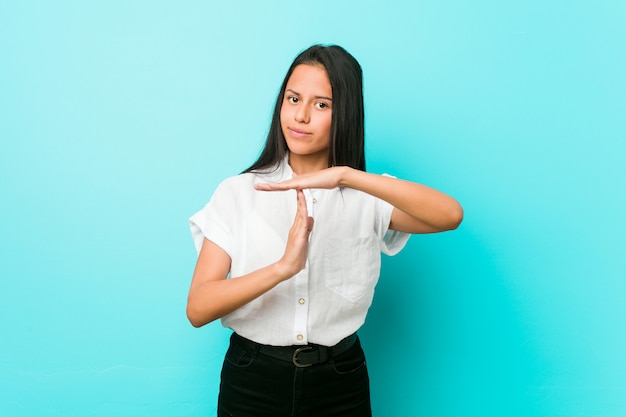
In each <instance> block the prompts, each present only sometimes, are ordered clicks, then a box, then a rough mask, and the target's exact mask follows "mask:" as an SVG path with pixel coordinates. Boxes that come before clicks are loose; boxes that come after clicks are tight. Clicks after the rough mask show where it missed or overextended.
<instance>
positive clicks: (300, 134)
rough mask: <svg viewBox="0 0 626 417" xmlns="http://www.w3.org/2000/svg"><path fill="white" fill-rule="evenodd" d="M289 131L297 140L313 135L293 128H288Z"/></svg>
mask: <svg viewBox="0 0 626 417" xmlns="http://www.w3.org/2000/svg"><path fill="white" fill-rule="evenodd" d="M287 129H288V130H289V133H290V134H291V136H293V137H296V138H305V137H307V136H309V135H310V134H311V133H310V132H305V131H304V130H299V129H294V128H292V127H288V128H287Z"/></svg>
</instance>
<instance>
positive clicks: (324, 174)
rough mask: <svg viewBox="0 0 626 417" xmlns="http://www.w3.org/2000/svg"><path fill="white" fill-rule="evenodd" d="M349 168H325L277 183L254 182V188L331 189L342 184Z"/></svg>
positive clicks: (278, 189) (270, 189)
mask: <svg viewBox="0 0 626 417" xmlns="http://www.w3.org/2000/svg"><path fill="white" fill-rule="evenodd" d="M349 169H350V168H348V167H344V166H340V167H332V168H326V169H322V170H321V171H316V172H312V173H310V174H301V175H294V177H293V178H292V179H290V180H285V181H281V182H278V183H258V184H254V188H255V189H257V190H260V191H285V190H298V189H300V190H302V189H305V188H326V189H332V188H336V187H339V186H341V185H343V184H342V182H343V178H344V176H345V174H346V171H347V170H349Z"/></svg>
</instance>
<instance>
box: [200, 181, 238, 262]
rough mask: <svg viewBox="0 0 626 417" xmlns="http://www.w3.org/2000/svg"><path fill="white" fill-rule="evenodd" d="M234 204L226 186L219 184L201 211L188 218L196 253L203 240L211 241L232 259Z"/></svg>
mask: <svg viewBox="0 0 626 417" xmlns="http://www.w3.org/2000/svg"><path fill="white" fill-rule="evenodd" d="M234 215H235V202H234V201H233V198H232V193H231V192H230V190H229V187H228V186H227V184H225V183H222V184H220V185H219V186H218V187H217V189H216V190H215V193H214V194H213V196H212V197H211V200H210V201H209V203H208V204H207V205H205V206H204V207H203V208H202V210H200V211H199V212H197V213H195V214H194V215H193V216H191V217H190V218H189V227H190V229H191V237H192V238H193V242H194V245H195V247H196V251H198V253H200V249H202V243H203V242H204V238H207V239H208V240H210V241H212V242H213V243H215V244H216V245H218V246H219V247H221V248H222V249H224V251H226V253H228V255H229V256H231V258H232V245H233V229H232V224H233V216H234Z"/></svg>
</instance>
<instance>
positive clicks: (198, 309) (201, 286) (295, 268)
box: [187, 190, 313, 327]
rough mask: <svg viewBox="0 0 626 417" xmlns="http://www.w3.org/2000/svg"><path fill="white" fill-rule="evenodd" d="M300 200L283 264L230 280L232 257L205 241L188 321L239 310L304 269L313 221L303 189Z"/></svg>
mask: <svg viewBox="0 0 626 417" xmlns="http://www.w3.org/2000/svg"><path fill="white" fill-rule="evenodd" d="M297 198H298V210H297V212H296V217H295V219H294V222H293V225H292V226H291V229H290V230H289V236H288V238H287V247H286V248H285V253H284V254H283V256H282V258H281V259H280V260H279V261H277V262H275V263H273V264H270V265H268V266H266V267H265V268H261V269H259V270H256V271H254V272H251V273H249V274H246V275H243V276H241V277H237V278H231V279H226V277H227V275H228V271H230V264H231V259H230V256H229V255H228V254H227V253H226V252H225V251H224V250H223V249H222V248H220V247H219V246H218V245H216V244H215V243H213V242H211V241H210V240H208V239H206V238H205V239H204V242H203V244H202V249H201V250H200V254H199V255H198V261H197V263H196V269H195V271H194V273H193V278H192V281H191V287H190V289H189V296H188V299H187V318H188V319H189V321H190V322H191V324H192V325H193V326H194V327H200V326H203V325H205V324H207V323H210V322H212V321H213V320H215V319H218V318H220V317H223V316H225V315H226V314H228V313H231V312H233V311H235V310H236V309H238V308H239V307H242V306H243V305H245V304H247V303H249V302H250V301H252V300H254V299H255V298H257V297H259V296H260V295H262V294H264V293H266V292H267V291H269V290H271V289H272V288H274V287H275V286H276V285H278V284H279V283H281V282H282V281H285V280H287V279H289V278H291V277H292V276H294V275H295V274H297V273H298V272H299V271H300V270H301V269H302V268H304V265H305V263H306V257H307V250H308V244H309V234H310V233H311V230H312V228H313V219H312V218H311V217H309V216H308V213H307V209H306V201H305V199H304V194H303V193H302V190H298V192H297Z"/></svg>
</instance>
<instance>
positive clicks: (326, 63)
mask: <svg viewBox="0 0 626 417" xmlns="http://www.w3.org/2000/svg"><path fill="white" fill-rule="evenodd" d="M301 64H306V65H321V66H323V67H324V68H325V69H326V74H327V75H328V79H329V81H330V86H331V88H332V94H333V97H332V98H333V107H332V122H331V127H330V146H329V149H328V166H329V167H332V166H338V165H344V166H349V167H352V168H355V169H360V170H361V171H365V142H364V136H365V128H364V111H363V72H362V70H361V66H360V65H359V63H358V62H357V60H356V59H354V57H353V56H352V55H350V54H349V53H348V51H346V50H345V49H343V48H342V47H340V46H337V45H330V46H324V45H313V46H311V47H310V48H308V49H306V50H305V51H303V52H301V53H300V54H299V55H298V56H297V57H296V59H295V60H294V61H293V63H292V64H291V66H290V67H289V70H288V71H287V75H285V79H284V80H283V84H282V85H281V87H280V92H279V93H278V97H277V98H276V104H275V106H274V113H273V116H272V124H271V125H270V130H269V132H268V134H267V140H266V141H265V146H264V147H263V150H262V151H261V154H260V155H259V158H258V159H257V161H256V162H255V163H254V164H252V166H250V168H248V169H246V170H245V171H244V172H251V171H257V170H262V169H266V168H270V167H273V166H276V165H278V163H280V162H281V161H282V160H283V159H284V158H285V155H287V152H289V149H288V148H287V142H286V141H285V137H284V136H283V131H282V129H281V125H280V109H281V107H282V103H283V99H284V96H285V88H286V87H287V81H289V77H291V74H292V73H293V70H294V69H295V68H296V67H297V66H298V65H301Z"/></svg>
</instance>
